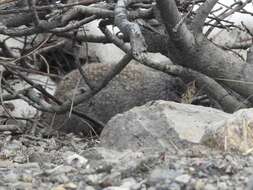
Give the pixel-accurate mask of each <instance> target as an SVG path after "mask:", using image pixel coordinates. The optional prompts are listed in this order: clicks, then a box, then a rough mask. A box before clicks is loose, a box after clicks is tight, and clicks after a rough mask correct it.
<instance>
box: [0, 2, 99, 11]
mask: <svg viewBox="0 0 253 190" xmlns="http://www.w3.org/2000/svg"><path fill="white" fill-rule="evenodd" d="M5 1H7V0H5ZM9 1H17V0H9ZM98 2H100V1H99V0H89V1H87V0H85V1H82V2H78V3H69V4H51V5H43V6H36V10H37V11H44V10H55V9H65V8H68V7H73V6H77V5H90V4H93V3H98ZM0 5H1V3H0ZM29 12H31V10H30V9H29V8H19V9H7V10H0V15H7V14H17V13H29Z"/></svg>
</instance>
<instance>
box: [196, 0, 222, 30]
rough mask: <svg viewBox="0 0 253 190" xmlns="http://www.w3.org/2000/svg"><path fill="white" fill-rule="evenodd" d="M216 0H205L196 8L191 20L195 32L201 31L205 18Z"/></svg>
mask: <svg viewBox="0 0 253 190" xmlns="http://www.w3.org/2000/svg"><path fill="white" fill-rule="evenodd" d="M217 1H218V0H207V1H206V2H205V3H203V5H202V6H200V7H199V8H198V10H197V12H196V15H195V17H194V20H193V22H192V29H193V30H194V31H195V32H196V33H200V32H202V28H203V27H204V24H205V20H206V18H207V17H208V15H209V13H210V12H211V10H212V8H213V7H214V5H215V4H216V3H217Z"/></svg>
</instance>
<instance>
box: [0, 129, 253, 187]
mask: <svg viewBox="0 0 253 190" xmlns="http://www.w3.org/2000/svg"><path fill="white" fill-rule="evenodd" d="M99 146H100V145H99V141H98V140H97V139H88V140H84V139H82V138H79V137H76V136H73V135H65V136H59V137H57V138H56V137H53V138H39V137H35V136H29V135H24V134H23V135H12V134H11V133H8V132H6V133H2V134H0V190H2V189H19V190H22V189H26V190H27V189H28V190H29V189H41V190H42V189H43V190H44V189H54V190H65V189H66V190H69V189H70V190H72V189H73V190H75V189H77V190H78V189H80V190H81V189H85V190H93V189H106V190H128V189H129V190H135V189H136V190H137V189H141V190H145V189H149V190H154V189H159V190H160V189H171V190H179V189H196V190H201V189H205V190H215V189H236V190H240V189H248V190H250V189H253V156H251V155H239V154H236V153H224V152H219V151H217V150H211V149H208V148H207V147H204V146H200V145H190V147H189V148H187V149H184V150H177V153H173V154H169V153H168V152H166V151H163V152H157V151H156V152H152V151H150V152H149V153H144V152H142V151H140V152H131V151H125V152H116V151H111V150H106V149H103V148H101V147H99Z"/></svg>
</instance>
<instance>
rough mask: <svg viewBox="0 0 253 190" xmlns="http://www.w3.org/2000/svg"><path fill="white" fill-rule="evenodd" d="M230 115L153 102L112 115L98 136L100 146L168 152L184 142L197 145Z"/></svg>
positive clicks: (172, 103) (187, 106) (193, 107)
mask: <svg viewBox="0 0 253 190" xmlns="http://www.w3.org/2000/svg"><path fill="white" fill-rule="evenodd" d="M230 116H231V114H228V113H225V112H222V111H220V110H217V109H214V108H209V107H203V106H195V105H189V104H180V103H176V102H172V101H152V102H149V103H147V104H145V105H144V106H140V107H135V108H133V109H131V110H129V111H127V112H125V113H123V114H118V115H116V116H114V117H113V118H112V119H111V120H110V121H109V122H108V123H107V126H106V128H104V129H103V131H102V133H101V137H100V138H101V146H103V147H106V148H113V149H116V150H125V149H131V150H133V151H135V150H139V149H147V148H149V149H150V148H151V149H168V150H171V149H174V148H175V147H182V145H184V144H185V143H186V144H187V143H200V142H201V139H202V137H203V135H204V134H205V131H206V130H207V129H208V128H209V127H210V126H212V125H213V124H214V123H217V122H220V121H223V120H226V119H228V118H230Z"/></svg>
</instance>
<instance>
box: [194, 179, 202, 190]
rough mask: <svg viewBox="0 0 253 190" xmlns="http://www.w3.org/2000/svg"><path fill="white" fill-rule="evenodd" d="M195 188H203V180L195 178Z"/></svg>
mask: <svg viewBox="0 0 253 190" xmlns="http://www.w3.org/2000/svg"><path fill="white" fill-rule="evenodd" d="M194 186H195V190H203V189H204V187H205V182H204V181H203V180H201V179H199V180H197V181H196V183H195V185H194Z"/></svg>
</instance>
